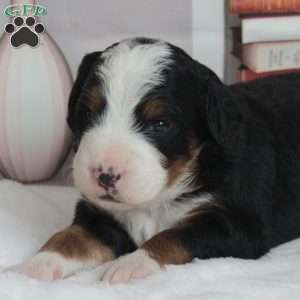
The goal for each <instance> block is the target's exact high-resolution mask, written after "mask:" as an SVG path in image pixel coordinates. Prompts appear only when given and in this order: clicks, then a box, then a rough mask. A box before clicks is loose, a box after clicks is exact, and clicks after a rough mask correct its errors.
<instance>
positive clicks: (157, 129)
mask: <svg viewBox="0 0 300 300" xmlns="http://www.w3.org/2000/svg"><path fill="white" fill-rule="evenodd" d="M144 128H145V131H146V132H148V133H153V134H163V133H166V132H168V131H169V129H170V128H171V125H170V123H169V122H167V121H164V120H152V121H149V122H147V123H146V125H145V127H144Z"/></svg>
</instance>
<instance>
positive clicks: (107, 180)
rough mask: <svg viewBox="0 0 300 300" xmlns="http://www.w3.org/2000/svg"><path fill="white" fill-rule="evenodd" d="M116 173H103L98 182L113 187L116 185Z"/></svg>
mask: <svg viewBox="0 0 300 300" xmlns="http://www.w3.org/2000/svg"><path fill="white" fill-rule="evenodd" d="M114 177H115V176H114V175H112V174H106V173H102V174H100V175H99V178H98V183H99V184H100V185H103V186H105V187H111V186H113V185H114Z"/></svg>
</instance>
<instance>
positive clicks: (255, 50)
mask: <svg viewBox="0 0 300 300" xmlns="http://www.w3.org/2000/svg"><path fill="white" fill-rule="evenodd" d="M242 56H243V63H244V64H245V65H246V66H247V67H248V68H249V69H251V70H252V71H254V72H257V73H261V72H271V71H279V70H290V69H297V68H300V42H290V43H288V42H284V43H276V44H275V43H264V44H249V45H244V46H243V55H242Z"/></svg>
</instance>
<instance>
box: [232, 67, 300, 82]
mask: <svg viewBox="0 0 300 300" xmlns="http://www.w3.org/2000/svg"><path fill="white" fill-rule="evenodd" d="M295 72H300V69H295V70H282V71H274V72H263V73H255V72H253V71H251V70H249V69H247V68H240V69H239V70H238V73H237V80H238V81H241V82H245V81H250V80H255V79H259V78H264V77H270V76H276V75H285V74H290V73H295Z"/></svg>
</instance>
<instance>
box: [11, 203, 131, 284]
mask: <svg viewBox="0 0 300 300" xmlns="http://www.w3.org/2000/svg"><path fill="white" fill-rule="evenodd" d="M134 249H135V244H134V242H133V241H132V240H131V238H130V237H129V236H128V234H127V232H126V231H124V229H123V228H122V227H121V225H120V224H119V223H117V222H116V221H115V220H114V219H113V218H112V217H111V216H110V215H109V214H108V213H107V212H105V211H102V210H99V209H98V208H96V207H94V206H92V205H91V204H88V203H87V202H85V201H80V202H79V203H78V205H77V208H76V215H75V218H74V221H73V224H72V225H71V226H70V227H69V228H67V229H65V230H63V231H61V232H58V233H56V234H55V235H54V236H53V237H51V238H50V239H49V240H48V242H47V243H46V244H45V245H44V246H43V247H42V248H41V249H40V251H39V252H38V253H37V254H36V255H35V256H34V257H33V258H31V259H30V260H29V261H27V262H25V263H24V264H21V265H18V266H15V267H12V268H10V269H8V271H15V272H18V273H21V274H24V275H27V276H29V277H33V278H37V279H42V280H55V279H60V278H64V277H66V276H69V275H71V274H73V273H75V272H77V271H79V270H82V269H85V268H88V267H92V266H97V265H99V264H102V263H104V262H107V261H109V260H112V259H114V258H115V257H117V256H119V255H122V254H125V253H128V252H131V251H133V250H134Z"/></svg>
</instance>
